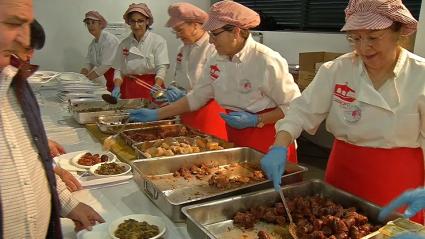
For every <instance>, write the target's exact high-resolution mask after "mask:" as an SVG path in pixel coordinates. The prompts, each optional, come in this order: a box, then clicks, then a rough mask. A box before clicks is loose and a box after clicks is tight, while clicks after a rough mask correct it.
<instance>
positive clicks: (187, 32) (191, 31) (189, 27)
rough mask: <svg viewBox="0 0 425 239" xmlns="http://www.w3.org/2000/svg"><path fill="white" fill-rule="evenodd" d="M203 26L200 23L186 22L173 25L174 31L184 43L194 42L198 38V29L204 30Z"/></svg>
mask: <svg viewBox="0 0 425 239" xmlns="http://www.w3.org/2000/svg"><path fill="white" fill-rule="evenodd" d="M201 28H202V26H201V25H200V24H198V23H193V22H184V23H182V24H179V25H177V26H175V27H173V32H174V33H175V34H176V37H177V38H179V39H180V40H181V41H182V42H183V43H184V44H194V43H195V42H196V41H197V40H198V39H196V38H197V37H196V36H197V31H202V30H201Z"/></svg>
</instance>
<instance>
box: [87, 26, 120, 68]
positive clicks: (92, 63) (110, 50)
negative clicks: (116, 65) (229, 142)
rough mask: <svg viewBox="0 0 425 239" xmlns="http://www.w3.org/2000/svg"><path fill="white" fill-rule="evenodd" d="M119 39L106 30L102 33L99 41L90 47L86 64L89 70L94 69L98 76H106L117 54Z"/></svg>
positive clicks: (92, 43)
mask: <svg viewBox="0 0 425 239" xmlns="http://www.w3.org/2000/svg"><path fill="white" fill-rule="evenodd" d="M119 43H120V41H119V40H118V38H117V37H116V36H115V35H114V34H112V33H110V32H107V31H105V30H103V31H102V32H101V33H100V37H99V40H98V41H96V39H93V40H92V42H91V43H90V45H89V49H88V52H87V57H86V62H87V66H89V67H88V68H87V69H92V68H93V69H92V70H93V71H94V72H96V74H97V75H99V76H101V75H103V74H105V72H107V71H108V70H109V68H111V66H112V62H113V60H114V58H115V55H116V53H117V48H118V44H119Z"/></svg>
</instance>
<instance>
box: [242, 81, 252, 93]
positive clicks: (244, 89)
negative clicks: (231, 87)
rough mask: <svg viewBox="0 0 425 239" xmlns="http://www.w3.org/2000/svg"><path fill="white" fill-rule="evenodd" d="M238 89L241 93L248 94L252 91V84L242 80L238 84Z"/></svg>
mask: <svg viewBox="0 0 425 239" xmlns="http://www.w3.org/2000/svg"><path fill="white" fill-rule="evenodd" d="M239 88H240V90H241V92H242V93H249V92H251V91H252V84H251V82H250V81H249V80H248V79H243V80H242V81H241V82H240V85H239Z"/></svg>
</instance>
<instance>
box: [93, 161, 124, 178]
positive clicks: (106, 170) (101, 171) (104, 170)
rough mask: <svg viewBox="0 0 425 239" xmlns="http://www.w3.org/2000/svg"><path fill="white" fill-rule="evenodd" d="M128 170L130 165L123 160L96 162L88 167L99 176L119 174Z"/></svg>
mask: <svg viewBox="0 0 425 239" xmlns="http://www.w3.org/2000/svg"><path fill="white" fill-rule="evenodd" d="M130 171H131V166H130V165H129V164H126V163H123V162H106V163H98V164H96V165H93V166H91V167H90V173H92V174H93V175H95V176H99V177H110V176H121V175H125V174H127V173H129V172H130Z"/></svg>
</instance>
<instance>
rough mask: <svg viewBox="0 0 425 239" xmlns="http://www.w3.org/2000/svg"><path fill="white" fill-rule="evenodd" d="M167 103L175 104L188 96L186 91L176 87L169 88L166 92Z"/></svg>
mask: <svg viewBox="0 0 425 239" xmlns="http://www.w3.org/2000/svg"><path fill="white" fill-rule="evenodd" d="M165 94H166V97H167V101H168V102H170V103H171V102H175V101H177V100H179V99H180V98H182V97H183V96H185V95H186V92H185V91H184V90H181V89H179V88H177V87H175V86H172V85H170V86H168V87H167V90H166V91H165Z"/></svg>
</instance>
